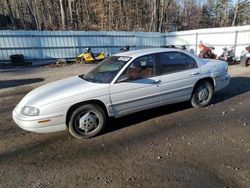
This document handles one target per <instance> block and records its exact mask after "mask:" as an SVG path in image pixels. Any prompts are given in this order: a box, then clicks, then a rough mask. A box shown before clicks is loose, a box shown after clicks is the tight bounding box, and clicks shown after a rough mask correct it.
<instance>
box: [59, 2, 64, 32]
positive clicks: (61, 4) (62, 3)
mask: <svg viewBox="0 0 250 188" xmlns="http://www.w3.org/2000/svg"><path fill="white" fill-rule="evenodd" d="M59 2H60V11H61V21H62V29H63V30H65V11H64V1H63V0H59Z"/></svg>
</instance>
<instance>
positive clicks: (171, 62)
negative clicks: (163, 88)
mask: <svg viewBox="0 0 250 188" xmlns="http://www.w3.org/2000/svg"><path fill="white" fill-rule="evenodd" d="M159 61H160V64H161V68H162V69H161V70H162V73H164V74H165V73H172V72H178V71H182V70H185V68H186V65H185V62H184V60H183V58H182V56H181V54H180V53H178V52H166V53H160V54H159Z"/></svg>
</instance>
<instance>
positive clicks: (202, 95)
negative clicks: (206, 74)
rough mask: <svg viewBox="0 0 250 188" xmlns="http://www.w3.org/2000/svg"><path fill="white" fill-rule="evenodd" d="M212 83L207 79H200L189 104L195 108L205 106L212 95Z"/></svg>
mask: <svg viewBox="0 0 250 188" xmlns="http://www.w3.org/2000/svg"><path fill="white" fill-rule="evenodd" d="M213 92H214V89H213V85H212V84H211V82H209V81H202V82H200V83H198V84H197V85H196V86H195V88H194V91H193V94H192V98H191V104H192V106H193V107H195V108H201V107H204V106H207V105H208V104H209V103H210V102H211V100H212V97H213Z"/></svg>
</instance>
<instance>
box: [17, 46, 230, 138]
mask: <svg viewBox="0 0 250 188" xmlns="http://www.w3.org/2000/svg"><path fill="white" fill-rule="evenodd" d="M227 70H228V65H227V63H225V62H223V61H220V60H209V59H200V58H198V57H197V56H195V55H193V54H190V53H188V52H186V51H182V50H180V49H170V48H153V49H143V50H136V51H129V52H123V53H118V54H115V55H114V56H111V57H108V58H107V59H105V60H104V61H102V62H101V63H100V64H99V65H98V66H97V67H95V68H94V69H92V70H91V71H90V72H89V73H87V74H86V75H80V76H73V77H69V78H66V79H63V80H59V81H56V82H52V83H49V84H46V85H44V86H41V87H39V88H37V89H34V90H33V91H31V92H30V93H28V94H27V95H26V96H25V97H24V98H23V99H22V100H21V101H20V102H19V104H18V105H17V106H16V107H15V109H14V111H13V119H14V121H15V122H16V124H17V125H18V126H20V127H21V128H22V129H25V130H28V131H32V132H37V133H49V132H56V131H63V130H66V129H68V130H69V132H70V133H71V134H72V135H73V136H74V137H76V138H90V137H93V136H95V135H97V134H99V133H100V132H101V131H102V130H103V129H104V128H105V126H106V124H107V119H108V118H109V117H113V118H118V117H121V116H125V115H128V114H132V113H135V112H138V111H142V110H146V109H150V108H155V107H159V106H163V105H167V104H172V103H177V102H182V101H190V102H191V104H192V105H193V107H195V108H200V107H204V106H206V105H208V104H209V103H210V101H211V99H212V97H213V94H214V92H216V91H218V90H220V89H222V88H224V87H225V86H227V85H228V83H229V80H230V76H229V74H228V73H227ZM166 108H167V107H166Z"/></svg>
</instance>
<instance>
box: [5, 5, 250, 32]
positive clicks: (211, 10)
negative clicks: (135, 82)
mask: <svg viewBox="0 0 250 188" xmlns="http://www.w3.org/2000/svg"><path fill="white" fill-rule="evenodd" d="M247 24H250V1H249V0H236V2H235V1H233V0H181V1H178V0H1V1H0V29H24V30H92V31H93V30H94V31H99V30H105V31H151V32H168V31H176V30H190V29H199V28H212V27H227V26H237V25H247Z"/></svg>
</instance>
